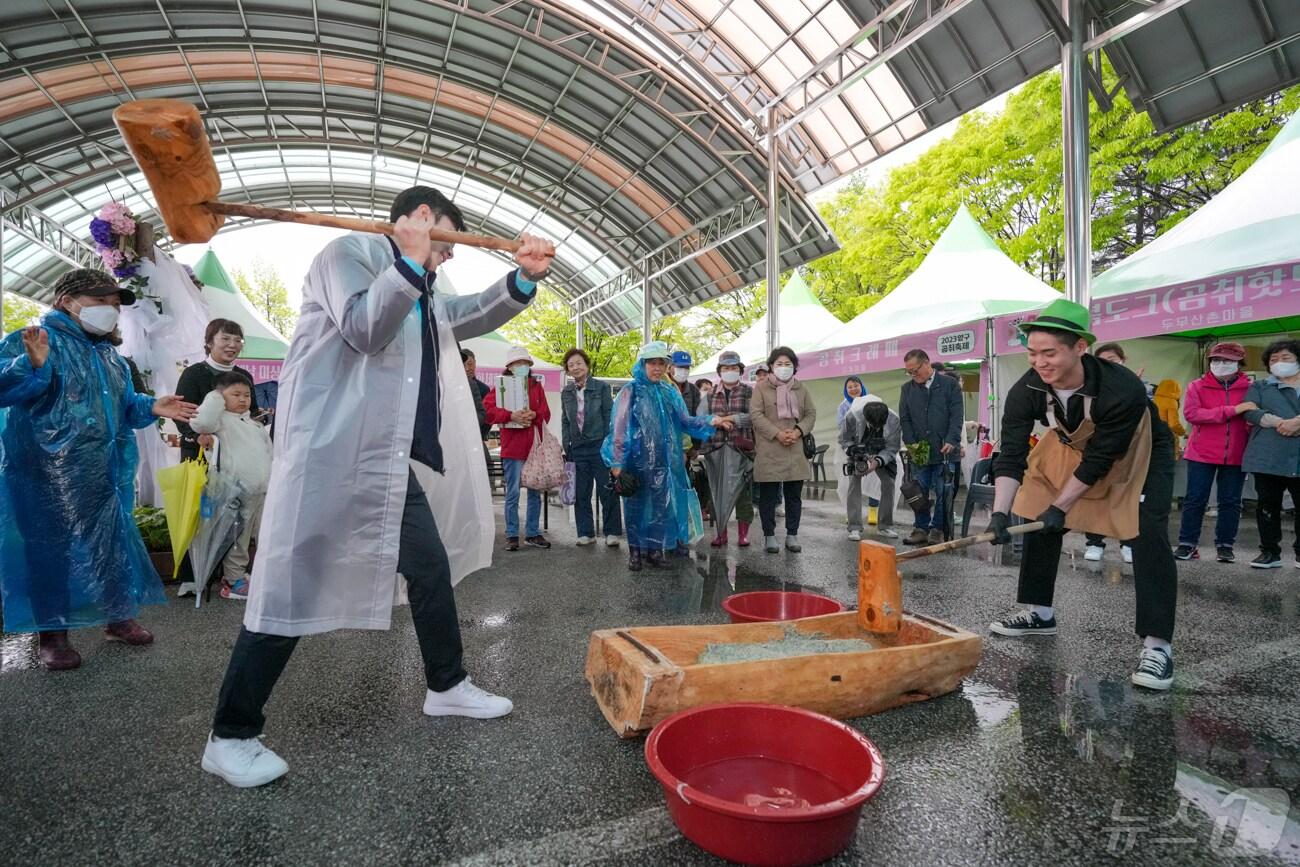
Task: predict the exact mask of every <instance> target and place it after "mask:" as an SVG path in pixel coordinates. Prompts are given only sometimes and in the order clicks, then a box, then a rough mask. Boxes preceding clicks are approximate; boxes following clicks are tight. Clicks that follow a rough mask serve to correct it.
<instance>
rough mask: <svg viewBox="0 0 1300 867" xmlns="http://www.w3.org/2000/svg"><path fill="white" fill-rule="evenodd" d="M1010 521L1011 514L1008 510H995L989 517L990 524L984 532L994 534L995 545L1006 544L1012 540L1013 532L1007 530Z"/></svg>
mask: <svg viewBox="0 0 1300 867" xmlns="http://www.w3.org/2000/svg"><path fill="white" fill-rule="evenodd" d="M1010 521H1011V516H1009V515H1008V514H1007V513H1006V512H994V513H993V515H992V516H991V517H990V518H989V525H988V526H987V527H985V528H984V532H986V533H992V534H993V544H994V545H1006V544H1007V543H1009V542H1010V541H1011V534H1010V533H1008V532H1007V524H1008V523H1010Z"/></svg>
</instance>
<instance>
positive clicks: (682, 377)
mask: <svg viewBox="0 0 1300 867" xmlns="http://www.w3.org/2000/svg"><path fill="white" fill-rule="evenodd" d="M690 375H691V371H690V369H689V368H685V367H674V368H673V379H675V380H676V381H677V382H685V381H686V377H688V376H690Z"/></svg>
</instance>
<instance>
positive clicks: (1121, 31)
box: [1083, 0, 1191, 54]
mask: <svg viewBox="0 0 1300 867" xmlns="http://www.w3.org/2000/svg"><path fill="white" fill-rule="evenodd" d="M1190 2H1191V0H1160V2H1158V3H1154V4H1152V5H1151V6H1150V7H1148V8H1147V9H1144V10H1142V11H1141V12H1139V13H1137V14H1136V15H1133V16H1131V17H1129V18H1125V19H1124V20H1123V21H1121V22H1120V23H1119V24H1116V25H1115V26H1114V27H1111V28H1110V29H1109V30H1103V31H1102V32H1101V33H1098V34H1097V35H1096V36H1094V37H1092V38H1091V39H1089V40H1088V41H1087V42H1085V43H1084V44H1083V51H1084V53H1085V54H1091V53H1092V52H1094V51H1100V50H1101V49H1103V48H1105V47H1106V46H1107V45H1110V44H1111V43H1112V42H1115V41H1117V40H1120V39H1123V38H1124V37H1125V36H1128V35H1129V34H1130V33H1132V32H1134V31H1135V30H1140V29H1142V28H1143V27H1146V26H1147V25H1148V24H1150V23H1151V22H1153V21H1157V20H1159V19H1160V18H1162V17H1164V16H1165V15H1168V14H1169V13H1170V12H1173V11H1174V10H1175V9H1178V8H1179V7H1181V6H1186V5H1187V4H1188V3H1190Z"/></svg>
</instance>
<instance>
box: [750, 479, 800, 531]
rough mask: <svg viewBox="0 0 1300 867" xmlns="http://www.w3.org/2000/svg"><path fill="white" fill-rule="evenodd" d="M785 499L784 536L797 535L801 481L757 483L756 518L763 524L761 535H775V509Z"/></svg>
mask: <svg viewBox="0 0 1300 867" xmlns="http://www.w3.org/2000/svg"><path fill="white" fill-rule="evenodd" d="M782 497H784V498H785V534H786V535H787V536H798V535H799V518H800V516H801V515H802V514H803V481H802V480H800V481H795V482H759V483H758V517H759V520H761V521H762V522H763V535H764V536H775V535H776V507H777V505H779V504H780V502H781V498H782Z"/></svg>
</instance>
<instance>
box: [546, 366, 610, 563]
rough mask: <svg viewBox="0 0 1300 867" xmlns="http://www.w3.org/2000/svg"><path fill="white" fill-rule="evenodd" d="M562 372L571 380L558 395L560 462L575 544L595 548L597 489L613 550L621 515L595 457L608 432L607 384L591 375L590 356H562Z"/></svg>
mask: <svg viewBox="0 0 1300 867" xmlns="http://www.w3.org/2000/svg"><path fill="white" fill-rule="evenodd" d="M564 370H565V372H567V373H568V374H569V376H570V377H572V378H573V382H571V383H569V384H568V385H566V386H564V391H562V392H561V393H560V408H561V410H562V411H563V413H564V416H563V419H564V424H563V426H562V427H561V437H560V442H561V443H562V444H563V446H564V457H565V460H568V461H572V462H573V469H574V472H575V474H576V478H575V480H574V481H575V485H574V502H573V523H574V524H575V525H576V527H575V529H576V530H577V533H578V544H579V545H594V544H596V524H595V520H594V518H593V516H592V513H591V489H592V488H593V487H594V488H595V489H596V500H597V501H598V503H599V507H600V510H601V516H602V518H603V520H604V525H605V546H606V547H609V548H617V547H618V537H619V536H620V535H621V534H622V532H623V517H622V515H621V513H620V508H619V502H618V496H617V495H616V494H615V493H614V492H613V491H611V490H609V467H607V466H605V462H604V461H602V460H601V459H600V445H601V443H603V442H604V441H605V437H606V435H607V434H608V433H609V413H610V409H611V408H612V407H613V405H614V397H613V392H612V391H611V389H610V387H609V383H607V382H602V381H601V380H599V379H596V378H595V377H594V376H592V375H591V357H590V356H589V355H587V353H586V352H584V351H583V350H581V349H576V348H575V349H570V350H569V351H568V352H566V353H564Z"/></svg>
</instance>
